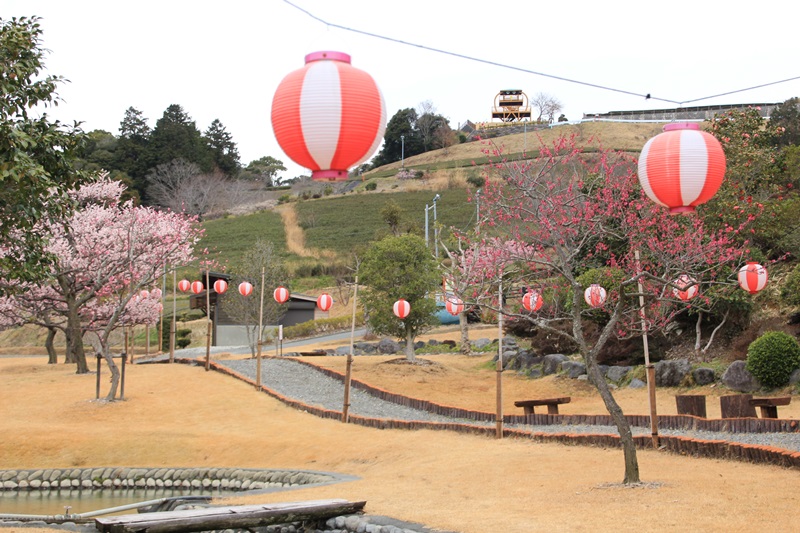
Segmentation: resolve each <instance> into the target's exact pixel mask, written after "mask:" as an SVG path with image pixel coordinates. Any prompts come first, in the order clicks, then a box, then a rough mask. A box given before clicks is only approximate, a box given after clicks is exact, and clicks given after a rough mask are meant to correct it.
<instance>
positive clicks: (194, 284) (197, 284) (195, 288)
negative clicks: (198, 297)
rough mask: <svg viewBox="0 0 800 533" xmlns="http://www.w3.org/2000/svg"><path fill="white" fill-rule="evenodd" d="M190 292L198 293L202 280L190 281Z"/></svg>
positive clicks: (201, 289)
mask: <svg viewBox="0 0 800 533" xmlns="http://www.w3.org/2000/svg"><path fill="white" fill-rule="evenodd" d="M192 292H193V293H195V294H200V293H201V292H203V282H202V281H193V282H192Z"/></svg>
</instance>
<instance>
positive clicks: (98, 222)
mask: <svg viewBox="0 0 800 533" xmlns="http://www.w3.org/2000/svg"><path fill="white" fill-rule="evenodd" d="M124 190H125V187H124V185H122V184H121V183H119V182H115V181H112V180H110V179H109V178H108V175H107V174H102V175H101V176H100V177H99V178H98V179H97V181H95V182H93V183H91V184H88V185H85V186H82V187H80V188H79V189H76V190H74V191H72V192H71V193H70V196H71V198H72V200H73V201H74V202H75V203H76V205H77V208H76V210H75V211H74V212H73V213H72V214H71V215H70V216H69V217H67V218H66V219H64V220H54V221H50V222H48V223H47V224H45V225H44V227H43V228H42V231H43V233H44V234H46V235H47V242H48V247H47V252H48V253H49V254H51V255H52V256H53V258H54V260H53V264H52V266H51V272H50V273H49V278H48V279H49V282H48V283H44V284H41V285H39V286H30V287H27V289H28V291H26V292H27V293H28V294H29V295H30V297H29V298H26V299H21V298H17V297H13V298H12V300H11V305H12V307H15V308H16V310H17V313H18V316H17V318H16V320H17V322H29V323H38V324H40V325H46V324H47V323H48V321H49V322H51V323H53V324H58V326H57V327H59V328H62V329H63V331H64V332H65V334H66V336H67V351H68V353H70V354H72V355H73V356H74V358H75V362H76V364H77V371H78V373H86V372H88V371H89V369H88V365H87V364H86V357H85V354H84V352H83V335H84V333H86V332H90V333H92V334H94V338H93V340H92V344H93V346H94V347H95V349H96V350H97V353H98V354H100V355H102V356H103V357H104V358H105V360H106V362H107V363H108V366H109V368H110V369H111V373H112V389H111V392H109V396H108V398H109V399H113V398H114V397H115V395H116V387H117V384H118V381H119V371H118V369H117V366H116V364H115V363H114V361H113V359H112V357H111V352H110V348H109V337H110V335H111V332H112V331H113V330H114V329H115V328H117V327H119V326H122V325H125V324H134V323H154V322H156V321H157V316H158V305H160V296H159V298H155V297H154V296H153V293H154V292H155V291H153V290H152V288H153V287H154V286H156V285H157V284H158V282H159V280H160V277H161V276H162V275H163V273H164V270H163V269H164V265H170V266H171V268H177V267H179V266H182V265H185V264H187V263H189V262H191V261H192V260H193V259H194V255H193V254H194V246H195V244H196V243H197V241H198V240H199V238H200V236H201V235H202V229H201V228H200V227H199V225H198V224H197V220H196V218H193V217H188V216H185V215H181V214H176V213H172V212H170V211H157V210H155V209H153V208H149V207H141V206H134V205H133V203H132V202H130V201H128V202H122V201H121V196H122V193H123V192H124ZM143 290H147V291H148V296H147V297H144V294H143V293H142V291H143ZM158 292H160V291H158ZM158 292H155V294H156V295H157V294H158ZM156 300H158V302H156ZM34 304H35V305H34ZM8 305H9V304H8V302H7V303H6V304H4V305H0V309H2V308H4V307H7V306H8ZM6 320H10V319H9V318H6Z"/></svg>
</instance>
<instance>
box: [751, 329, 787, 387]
mask: <svg viewBox="0 0 800 533" xmlns="http://www.w3.org/2000/svg"><path fill="white" fill-rule="evenodd" d="M798 367H800V343H798V342H797V339H795V338H794V337H793V336H791V335H789V334H788V333H784V332H782V331H768V332H766V333H764V334H763V335H761V336H760V337H759V338H757V339H756V340H754V341H753V342H751V343H750V346H749V347H748V348H747V363H746V364H745V368H746V369H747V370H748V371H749V372H750V373H751V374H753V375H754V376H755V377H756V378H757V379H758V380H759V381H760V382H761V384H762V385H764V386H765V387H768V388H775V387H782V386H784V385H786V384H787V383H789V378H790V377H791V375H792V372H794V371H795V369H797V368H798Z"/></svg>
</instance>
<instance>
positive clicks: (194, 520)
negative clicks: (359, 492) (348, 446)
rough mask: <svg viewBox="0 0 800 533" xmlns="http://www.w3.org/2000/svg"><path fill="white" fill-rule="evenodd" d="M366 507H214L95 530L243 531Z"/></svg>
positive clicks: (322, 503) (113, 519)
mask: <svg viewBox="0 0 800 533" xmlns="http://www.w3.org/2000/svg"><path fill="white" fill-rule="evenodd" d="M366 503H367V502H350V501H347V500H339V499H332V500H312V501H305V502H290V503H275V504H260V505H234V506H215V507H206V508H203V509H188V510H184V511H165V512H157V513H143V514H130V515H119V516H108V517H102V518H96V519H95V527H96V528H97V530H98V531H101V532H103V533H134V532H141V533H178V532H191V531H208V530H214V529H234V528H245V529H246V528H253V527H262V526H269V525H274V524H285V523H289V522H298V521H302V520H315V519H326V518H332V517H334V516H341V515H348V514H354V513H359V512H363V510H364V506H365V505H366Z"/></svg>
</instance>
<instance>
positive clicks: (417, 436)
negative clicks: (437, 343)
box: [0, 332, 798, 533]
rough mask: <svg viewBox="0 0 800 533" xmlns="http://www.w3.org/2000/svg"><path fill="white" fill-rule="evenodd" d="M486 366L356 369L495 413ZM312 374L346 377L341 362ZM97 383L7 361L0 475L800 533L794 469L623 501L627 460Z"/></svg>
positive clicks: (699, 474)
mask: <svg viewBox="0 0 800 533" xmlns="http://www.w3.org/2000/svg"><path fill="white" fill-rule="evenodd" d="M439 335H441V336H449V337H452V336H453V335H452V334H448V333H444V334H439ZM475 336H489V334H488V333H487V332H483V333H481V332H475ZM487 357H488V356H487ZM487 357H476V358H466V357H462V356H455V355H448V356H431V357H430V359H433V360H436V361H437V362H439V363H441V365H442V366H441V367H438V368H439V369H438V370H436V371H431V370H430V369H429V368H427V367H408V366H406V365H384V364H381V363H382V361H385V358H373V357H359V358H357V359H356V362H355V365H354V376H355V377H356V378H357V379H361V380H363V381H366V382H369V383H372V384H374V385H378V386H382V387H385V388H388V389H390V390H396V391H398V392H401V393H403V394H407V395H410V396H417V397H428V398H431V399H433V400H436V401H441V402H442V403H451V404H457V405H463V406H465V407H467V406H468V407H474V408H480V409H485V410H491V409H492V408H493V402H494V388H493V383H494V372H493V371H492V370H490V369H487V368H485V365H483V364H482V363H484V362H485V361H486V359H487ZM309 360H313V361H314V362H317V363H319V364H325V365H326V366H333V367H339V366H340V365H341V364H342V363H343V360H344V358H309ZM504 383H505V385H504V387H505V390H506V400H507V404H508V402H512V401H513V399H515V398H516V397H529V396H531V395H534V394H535V395H541V394H550V393H558V394H569V395H572V396H573V398H574V399H573V403H571V404H568V405H564V406H563V408H564V412H595V411H598V410H599V409H600V408H598V400H597V399H596V396H594V395H592V394H591V391H589V390H583V388H581V387H579V386H578V385H577V384H575V383H566V382H564V381H561V380H556V379H552V378H548V379H546V380H535V381H529V380H525V379H521V378H517V377H514V376H512V375H510V374H507V375H506V376H505V377H504ZM94 384H95V377H94V376H93V375H83V376H79V375H76V374H75V373H74V369H73V368H72V367H69V366H65V365H57V366H48V365H46V364H44V358H41V357H39V358H0V405H2V406H3V416H2V417H0V468H46V467H71V466H72V467H89V466H105V465H122V466H125V465H128V466H240V467H250V468H258V467H263V468H289V469H293V468H296V469H310V470H322V471H332V472H340V473H345V474H351V475H355V476H358V477H359V478H360V479H359V480H357V481H353V482H348V483H342V484H337V485H332V486H327V487H317V488H309V489H302V490H296V491H292V492H289V493H274V494H266V495H261V496H249V497H243V498H240V499H238V500H237V501H240V502H248V503H255V502H275V501H295V500H301V499H317V498H328V497H338V498H348V499H351V500H366V501H367V511H368V512H370V513H377V514H386V515H390V516H394V517H397V518H401V519H406V520H413V521H417V522H421V523H424V524H427V525H428V526H432V527H438V528H444V529H451V530H456V531H462V532H464V533H485V532H488V531H505V532H519V533H523V532H524V533H528V532H532V531H548V532H550V531H608V530H614V531H643V530H644V531H652V530H659V531H686V530H693V531H725V532H745V531H756V530H758V531H794V530H796V524H795V521H796V518H795V512H796V498H795V495H794V493H793V491H792V490H788V489H789V487H794V486H796V484H797V476H798V473H797V471H793V470H786V469H782V468H777V467H770V466H762V465H750V464H744V463H739V462H727V461H720V460H710V459H694V458H689V457H682V456H678V455H673V454H668V453H662V452H654V451H642V452H640V453H639V461H640V466H641V471H642V477H643V480H644V481H646V482H648V483H649V484H646V485H643V486H641V487H635V488H624V487H621V486H619V485H618V484H616V482H617V481H619V480H621V479H622V473H623V462H622V455H621V452H620V451H619V450H613V449H599V448H589V447H577V446H576V447H569V446H560V445H554V444H535V443H532V442H530V441H527V440H523V439H505V440H502V441H498V440H496V439H492V438H486V437H476V436H468V435H459V434H453V433H449V432H434V431H413V432H412V431H396V430H374V429H367V428H363V427H359V426H353V425H345V424H342V423H340V422H337V421H332V420H322V419H319V418H316V417H314V416H311V415H309V414H306V413H303V412H299V411H296V410H293V409H291V408H288V407H286V406H284V405H283V404H281V403H279V402H277V401H275V400H272V399H270V398H269V397H268V396H266V395H264V394H258V393H256V392H255V391H254V390H253V389H252V387H250V386H248V385H246V384H244V383H242V382H239V381H237V380H234V379H231V378H228V377H225V376H222V375H219V374H217V373H214V372H209V373H207V372H205V371H204V370H203V369H202V368H195V367H187V366H183V365H134V366H132V367H128V373H127V382H126V389H125V396H126V401H124V402H115V403H104V402H95V401H92V398H93V397H94ZM566 385H569V387H566V388H564V387H565V386H566ZM103 387H104V390H105V388H106V387H107V383H105V382H104V383H103ZM660 393H663V394H664V395H663V396H659V402H661V404H662V405H663V411H664V412H669V411H670V409H671V408H674V407H673V404H674V400H673V401H670V400H671V398H669V396H671V395H670V394H667V393H666V391H661V392H660ZM637 395H639V396H637ZM618 397H619V398H620V402H621V403H622V404H623V406H626V410H629V411H630V412H641V411H642V410H643V408H644V407H643V406H645V405H646V403H643V402H644V401H645V400H643V398H644V397H643V396H641V393H640V392H630V393H629V392H627V391H626V392H620V393H618ZM713 403H714V402H713V401H712V402H710V405H713ZM790 407H791V406H790ZM506 409H507V412H514V408H513V407H510V408H509V407H507V408H506ZM782 414H791V416H794V417H796V416H797V412H796V411H793V412H791V413H789V412H788V411H782ZM712 416H713V415H712ZM26 531H27V532H28V533H32V532H31V530H27V529H26Z"/></svg>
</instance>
